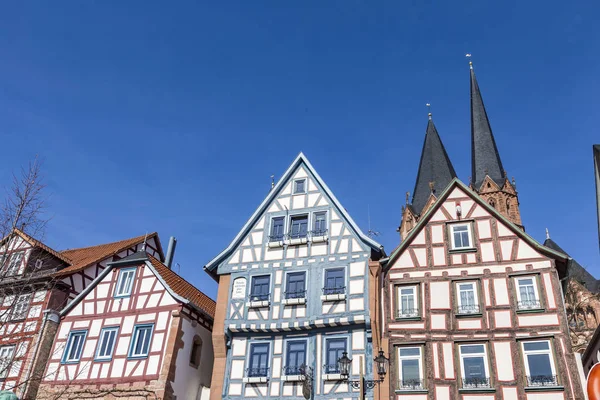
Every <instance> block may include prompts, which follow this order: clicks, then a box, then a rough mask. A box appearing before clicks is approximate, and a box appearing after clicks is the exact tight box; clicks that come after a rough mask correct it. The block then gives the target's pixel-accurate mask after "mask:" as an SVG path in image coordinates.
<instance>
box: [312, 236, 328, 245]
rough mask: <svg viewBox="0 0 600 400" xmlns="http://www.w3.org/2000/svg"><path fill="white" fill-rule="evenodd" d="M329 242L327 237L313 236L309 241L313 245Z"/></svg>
mask: <svg viewBox="0 0 600 400" xmlns="http://www.w3.org/2000/svg"><path fill="white" fill-rule="evenodd" d="M328 240H329V237H328V236H313V237H312V238H311V239H310V241H311V242H313V243H323V242H326V241H328Z"/></svg>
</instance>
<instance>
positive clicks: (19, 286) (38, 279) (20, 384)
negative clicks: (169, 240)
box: [0, 229, 163, 399]
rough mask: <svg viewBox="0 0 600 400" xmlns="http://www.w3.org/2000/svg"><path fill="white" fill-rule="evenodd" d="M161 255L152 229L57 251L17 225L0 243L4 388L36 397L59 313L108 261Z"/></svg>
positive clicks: (0, 369) (0, 344)
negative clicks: (140, 254) (142, 251)
mask: <svg viewBox="0 0 600 400" xmlns="http://www.w3.org/2000/svg"><path fill="white" fill-rule="evenodd" d="M144 241H145V242H146V247H145V248H146V251H147V252H149V253H151V254H153V255H155V256H156V257H161V258H162V257H163V252H162V248H161V245H160V241H159V239H158V235H157V234H156V233H152V234H149V235H142V236H139V237H135V238H131V239H126V240H122V241H118V242H113V243H107V244H102V245H98V246H92V247H85V248H78V249H70V250H65V251H60V252H59V251H56V250H54V249H52V248H50V247H49V246H47V245H45V244H44V243H42V242H41V241H39V240H36V239H34V238H33V237H31V236H30V235H28V234H26V233H25V232H23V231H21V230H19V229H15V230H13V232H12V233H11V234H9V235H7V237H5V238H4V239H3V240H2V242H0V256H2V257H5V258H4V260H5V262H3V263H2V266H3V268H4V269H5V270H3V271H0V276H1V277H2V279H1V280H0V299H2V301H1V302H0V390H12V391H14V392H15V393H16V394H17V395H18V396H19V397H20V398H22V399H33V398H35V396H36V393H37V389H38V386H39V382H40V379H41V376H42V374H43V371H44V369H45V368H46V360H47V357H48V354H49V351H50V347H51V345H52V341H53V340H54V335H55V333H56V328H57V324H58V312H59V310H61V309H62V308H63V307H64V306H65V305H66V304H67V303H68V301H69V300H70V299H73V298H74V297H75V296H76V295H77V294H78V293H79V292H80V291H82V290H83V289H85V287H86V286H87V285H89V283H90V282H91V281H92V280H93V279H94V278H95V277H96V275H97V274H98V273H99V272H100V271H102V270H103V269H104V268H105V267H106V264H107V263H108V262H111V261H114V260H118V259H120V258H123V257H126V256H127V255H128V254H132V253H134V252H136V251H138V249H139V248H141V246H142V245H143V244H144Z"/></svg>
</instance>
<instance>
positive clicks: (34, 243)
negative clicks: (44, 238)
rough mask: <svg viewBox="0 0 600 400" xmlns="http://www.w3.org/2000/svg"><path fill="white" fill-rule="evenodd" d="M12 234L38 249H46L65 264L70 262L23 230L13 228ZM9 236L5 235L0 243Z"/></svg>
mask: <svg viewBox="0 0 600 400" xmlns="http://www.w3.org/2000/svg"><path fill="white" fill-rule="evenodd" d="M13 232H14V234H16V235H17V236H19V237H20V238H21V239H23V240H24V241H26V242H27V243H29V244H30V245H31V246H33V247H39V248H40V249H42V250H44V251H47V252H48V253H50V254H52V255H53V256H54V257H56V258H58V259H59V260H61V261H64V262H65V263H67V264H71V259H70V258H68V257H66V256H65V255H64V254H61V253H59V252H58V251H56V250H54V249H53V248H51V247H49V246H46V245H45V244H44V243H42V242H40V241H39V240H37V239H35V238H33V237H31V236H29V235H28V234H26V233H25V232H23V231H22V230H20V229H17V228H15V229H13ZM9 237H10V235H7V236H6V237H5V238H3V239H2V241H1V242H0V243H4V242H5V241H6V239H8V238H9Z"/></svg>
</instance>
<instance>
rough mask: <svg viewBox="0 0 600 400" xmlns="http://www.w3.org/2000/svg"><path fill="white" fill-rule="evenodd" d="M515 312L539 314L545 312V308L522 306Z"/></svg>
mask: <svg viewBox="0 0 600 400" xmlns="http://www.w3.org/2000/svg"><path fill="white" fill-rule="evenodd" d="M516 312H517V314H539V313H543V312H546V309H545V308H523V309H520V310H517V311H516Z"/></svg>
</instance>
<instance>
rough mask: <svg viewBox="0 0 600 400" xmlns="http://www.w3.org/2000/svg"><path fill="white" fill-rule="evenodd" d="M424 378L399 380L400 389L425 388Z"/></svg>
mask: <svg viewBox="0 0 600 400" xmlns="http://www.w3.org/2000/svg"><path fill="white" fill-rule="evenodd" d="M423 388H424V384H423V379H404V380H402V379H401V380H399V381H398V390H423Z"/></svg>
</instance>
